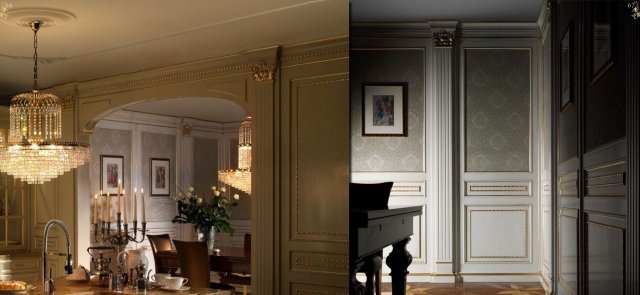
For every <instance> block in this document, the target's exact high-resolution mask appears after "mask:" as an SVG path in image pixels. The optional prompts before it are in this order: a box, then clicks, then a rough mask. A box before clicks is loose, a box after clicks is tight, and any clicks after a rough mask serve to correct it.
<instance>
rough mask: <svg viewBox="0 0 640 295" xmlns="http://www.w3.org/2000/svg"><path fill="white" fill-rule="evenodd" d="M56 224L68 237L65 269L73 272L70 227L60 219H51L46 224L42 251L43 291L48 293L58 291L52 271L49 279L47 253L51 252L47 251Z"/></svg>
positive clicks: (48, 294)
mask: <svg viewBox="0 0 640 295" xmlns="http://www.w3.org/2000/svg"><path fill="white" fill-rule="evenodd" d="M54 224H57V225H59V226H60V227H62V230H63V231H64V235H65V237H66V238H67V263H65V265H64V270H65V272H66V273H67V274H71V273H73V260H72V259H71V239H70V238H69V229H67V226H66V225H65V224H64V222H62V221H60V220H58V219H51V220H49V222H47V224H46V225H45V226H44V240H43V243H44V245H43V248H44V250H43V252H42V288H43V290H44V291H43V293H44V294H46V295H51V294H54V293H55V291H56V289H55V286H54V283H53V278H51V273H49V279H47V255H48V254H49V253H48V252H47V248H48V241H49V229H51V226H53V225H54Z"/></svg>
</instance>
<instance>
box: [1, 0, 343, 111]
mask: <svg viewBox="0 0 640 295" xmlns="http://www.w3.org/2000/svg"><path fill="white" fill-rule="evenodd" d="M6 1H9V2H12V4H13V8H11V9H10V10H9V12H8V13H9V17H8V18H7V19H5V20H4V22H3V21H2V20H1V19H0V36H1V37H0V104H4V105H7V104H8V102H9V100H10V97H11V96H12V95H14V94H16V93H20V92H25V91H29V90H31V87H32V78H33V75H32V71H33V62H32V60H31V57H32V55H33V33H32V32H31V30H30V29H28V28H24V27H18V26H16V25H15V21H13V23H12V11H13V12H15V13H16V14H14V15H13V18H15V16H16V15H17V14H19V12H20V11H21V10H24V9H32V8H47V9H57V10H62V11H66V12H68V13H71V14H72V15H73V16H75V20H73V21H70V22H67V23H63V24H61V25H56V26H54V27H50V28H47V27H45V28H42V29H41V30H40V31H39V33H38V55H39V57H40V58H42V59H44V60H46V61H47V62H41V63H40V64H39V80H38V85H39V86H40V87H39V88H47V87H51V86H54V85H59V84H64V83H69V82H81V81H87V80H93V79H98V78H103V77H109V76H115V75H120V74H124V73H130V72H136V71H141V70H146V69H152V68H157V67H162V66H169V65H175V64H182V63H186V62H191V61H197V60H203V59H207V58H212V57H219V56H224V55H229V54H234V53H238V52H242V51H244V50H249V49H256V48H261V47H266V46H272V45H288V44H295V43H300V42H305V41H309V40H317V39H323V38H329V37H335V36H346V35H347V34H348V2H347V1H346V0H232V1H229V0H189V1H175V0H136V1H129V0H109V1H86V0H6ZM195 101H199V102H202V100H198V99H196V100H195ZM195 101H194V103H195V104H196V105H195V107H193V108H192V109H193V113H197V112H198V110H197V109H198V108H197V104H198V103H196V102H195ZM208 103H211V101H208ZM162 106H170V107H171V109H168V110H165V112H166V111H169V113H175V112H179V111H178V110H179V109H180V108H178V106H177V105H175V104H174V103H172V102H152V103H151V105H150V106H149V109H150V110H151V109H153V110H154V111H158V112H160V111H162V110H163V107H162ZM180 107H183V106H180ZM134 108H139V106H137V107H134ZM128 109H130V108H128ZM194 116H195V115H192V116H188V117H194ZM203 119H211V116H208V117H207V118H203ZM214 121H216V120H214ZM218 121H219V120H218Z"/></svg>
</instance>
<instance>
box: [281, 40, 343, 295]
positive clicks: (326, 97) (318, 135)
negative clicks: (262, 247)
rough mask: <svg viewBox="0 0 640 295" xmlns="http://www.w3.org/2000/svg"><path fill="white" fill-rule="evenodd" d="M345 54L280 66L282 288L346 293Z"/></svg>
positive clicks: (283, 290)
mask: <svg viewBox="0 0 640 295" xmlns="http://www.w3.org/2000/svg"><path fill="white" fill-rule="evenodd" d="M339 46H341V47H337V46H336V47H334V48H335V49H336V50H342V49H346V46H347V44H339ZM342 46H344V47H342ZM347 53H348V52H347V51H346V50H345V51H344V52H340V53H339V54H335V55H333V56H331V57H332V58H330V56H322V57H321V58H320V59H319V60H317V61H316V62H315V63H310V61H309V60H306V59H305V58H300V59H295V58H291V59H285V60H283V61H282V64H281V73H280V77H281V80H280V90H281V91H282V92H281V96H280V97H281V99H282V101H281V104H280V112H281V114H282V116H281V120H280V124H281V125H280V129H279V130H280V132H281V136H280V138H279V142H280V145H281V153H280V156H281V158H280V159H279V161H281V163H282V166H281V167H282V169H283V170H282V180H281V181H282V182H281V183H282V198H281V199H280V200H279V203H278V204H279V207H280V210H281V212H282V215H281V219H280V221H281V224H280V226H279V232H280V240H279V243H280V247H279V249H278V250H279V255H280V264H281V265H280V272H281V277H280V278H279V280H280V288H281V293H280V294H317V293H320V294H328V293H330V294H346V293H348V290H347V288H346V286H347V285H346V283H347V282H348V272H349V253H348V252H349V250H348V249H349V247H348V245H349V228H348V216H349V213H348V208H349V206H348V198H347V197H346V196H348V183H349V162H350V161H349V128H348V127H347V126H349V100H348V98H347V95H348V92H349V73H348V64H349V58H348V54H347ZM327 184H330V185H327Z"/></svg>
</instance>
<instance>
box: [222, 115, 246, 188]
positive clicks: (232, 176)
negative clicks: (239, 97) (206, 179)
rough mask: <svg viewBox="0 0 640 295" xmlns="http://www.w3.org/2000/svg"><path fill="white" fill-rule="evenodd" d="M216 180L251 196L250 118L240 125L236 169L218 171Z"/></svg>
mask: <svg viewBox="0 0 640 295" xmlns="http://www.w3.org/2000/svg"><path fill="white" fill-rule="evenodd" d="M218 180H220V181H221V182H224V183H226V184H228V185H230V186H232V187H235V188H237V189H239V190H241V191H243V192H245V193H247V194H249V195H250V194H251V118H249V120H246V121H244V122H242V124H240V135H239V138H238V169H236V170H221V171H218Z"/></svg>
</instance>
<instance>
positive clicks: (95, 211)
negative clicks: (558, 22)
mask: <svg viewBox="0 0 640 295" xmlns="http://www.w3.org/2000/svg"><path fill="white" fill-rule="evenodd" d="M97 223H98V194H96V195H95V196H94V197H93V224H97Z"/></svg>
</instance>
